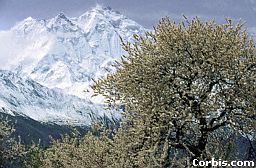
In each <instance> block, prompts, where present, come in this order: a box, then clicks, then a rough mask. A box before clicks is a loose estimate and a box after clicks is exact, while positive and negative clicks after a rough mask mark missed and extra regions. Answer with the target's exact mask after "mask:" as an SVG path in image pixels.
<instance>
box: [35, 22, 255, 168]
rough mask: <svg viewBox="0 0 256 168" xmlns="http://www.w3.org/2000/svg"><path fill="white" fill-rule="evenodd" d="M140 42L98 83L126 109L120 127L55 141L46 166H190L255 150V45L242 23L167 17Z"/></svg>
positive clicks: (113, 104)
mask: <svg viewBox="0 0 256 168" xmlns="http://www.w3.org/2000/svg"><path fill="white" fill-rule="evenodd" d="M134 41H135V42H134V43H133V44H131V43H125V42H123V47H124V49H125V51H126V52H127V54H126V55H125V56H123V57H122V59H121V60H120V61H117V62H116V65H115V67H116V72H114V73H112V74H109V75H107V77H105V78H102V79H99V80H98V81H96V82H95V83H94V85H93V89H94V90H95V92H96V94H102V95H103V96H105V98H106V103H107V104H108V106H109V107H110V108H112V107H117V108H119V107H120V106H121V107H122V108H123V109H124V112H123V117H122V122H121V124H120V126H119V128H117V129H114V130H113V129H111V130H107V129H106V130H104V127H103V129H102V128H100V129H98V130H101V131H100V132H98V133H97V134H88V135H86V136H85V137H84V138H76V137H73V138H72V137H69V136H66V137H64V138H63V139H62V140H58V141H53V144H52V146H51V147H50V148H48V149H47V150H44V151H43V152H42V153H41V155H40V156H39V160H40V162H37V163H40V164H41V167H88V168H92V167H109V168H120V167H124V168H134V167H138V168H140V167H143V168H144V167H148V168H157V167H159V168H163V167H189V166H191V163H192V160H193V159H199V160H208V159H211V158H216V159H218V158H220V159H222V160H236V159H240V160H241V159H251V158H252V157H255V150H254V147H255V144H254V146H253V143H255V138H256V137H255V126H256V123H255V117H256V116H255V111H256V108H255V107H256V88H255V87H256V57H255V47H254V43H253V41H252V40H251V39H250V38H249V37H248V34H247V33H246V31H244V30H243V27H242V25H241V24H238V25H234V24H233V23H232V22H231V20H227V23H226V24H222V25H219V24H216V23H215V22H213V21H211V22H201V21H200V20H199V19H198V18H195V19H193V20H191V21H190V22H189V21H187V22H185V23H180V24H175V23H174V22H172V21H170V20H169V19H168V18H164V19H162V20H161V21H160V23H159V24H158V25H157V26H156V27H155V28H154V31H152V32H148V33H146V35H143V36H139V35H134ZM111 128H113V127H111ZM95 135H96V136H95ZM241 139H244V140H246V141H248V143H247V147H248V149H247V150H248V151H246V153H245V155H243V156H241V153H239V152H241V151H240V148H241V144H239V142H238V141H241ZM253 140H254V142H253ZM254 159H255V158H254Z"/></svg>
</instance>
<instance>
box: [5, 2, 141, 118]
mask: <svg viewBox="0 0 256 168" xmlns="http://www.w3.org/2000/svg"><path fill="white" fill-rule="evenodd" d="M145 31H146V29H145V28H143V27H142V26H140V25H139V24H137V23H136V22H134V21H132V20H130V19H128V18H127V17H125V16H123V15H122V14H120V13H119V12H116V11H113V10H112V9H110V8H105V7H102V6H99V5H98V6H96V7H95V8H94V9H92V10H90V11H88V12H86V13H84V14H83V15H81V16H79V17H77V18H69V17H67V16H66V15H65V14H64V13H60V14H59V15H57V16H56V17H54V18H52V19H48V20H37V19H33V18H31V17H29V18H27V19H25V20H23V21H21V22H19V23H18V24H17V25H15V26H14V27H13V28H12V29H10V30H9V31H0V58H1V60H3V61H1V62H0V66H1V68H0V69H4V70H8V71H12V72H13V74H12V73H10V72H8V73H6V72H7V71H1V72H0V84H1V89H2V90H3V91H4V92H1V94H0V106H3V107H8V109H10V110H9V111H17V112H18V113H20V114H21V113H22V114H24V115H26V116H29V117H31V118H33V119H36V120H40V121H54V122H56V121H59V122H60V120H63V121H64V122H65V121H71V122H74V123H81V122H85V121H88V120H89V119H88V115H87V112H88V111H93V112H95V113H98V111H97V108H99V109H100V111H101V112H103V111H104V110H102V103H103V98H102V97H96V98H91V95H92V90H91V89H90V87H89V85H90V84H91V83H92V78H98V77H99V76H102V75H105V74H106V73H107V70H106V69H108V70H113V69H111V68H112V67H111V64H112V63H113V61H114V60H115V59H119V58H120V56H122V55H123V54H125V53H124V51H123V49H122V47H121V43H120V42H121V41H120V37H122V38H123V39H124V41H132V37H133V34H135V33H136V34H138V33H139V34H142V33H144V32H145ZM14 74H15V75H14ZM16 75H17V77H14V76H16ZM19 76H20V77H21V76H22V79H21V78H20V77H19ZM10 78H11V79H10ZM26 78H27V79H26ZM13 80H14V81H13ZM33 80H34V81H35V82H34V81H33ZM10 81H11V82H10ZM8 85H11V86H8ZM34 87H35V88H34ZM67 94H71V95H73V96H69V95H67ZM77 96H78V97H80V98H78V97H77ZM90 101H93V103H90ZM65 109H66V110H65ZM77 109H78V111H79V112H77ZM82 109H83V110H82ZM80 112H81V113H80ZM10 113H11V112H10Z"/></svg>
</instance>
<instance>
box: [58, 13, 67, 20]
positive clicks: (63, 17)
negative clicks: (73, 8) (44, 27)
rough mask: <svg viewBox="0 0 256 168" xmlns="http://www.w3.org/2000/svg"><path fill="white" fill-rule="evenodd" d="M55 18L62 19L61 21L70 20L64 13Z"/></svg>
mask: <svg viewBox="0 0 256 168" xmlns="http://www.w3.org/2000/svg"><path fill="white" fill-rule="evenodd" d="M55 18H61V19H65V20H68V18H67V17H66V15H65V14H64V12H60V13H59V14H58V15H57V16H56V17H55Z"/></svg>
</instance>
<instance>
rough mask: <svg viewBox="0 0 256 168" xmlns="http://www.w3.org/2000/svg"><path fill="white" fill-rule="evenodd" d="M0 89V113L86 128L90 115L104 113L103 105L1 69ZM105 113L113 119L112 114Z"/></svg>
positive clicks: (101, 114)
mask: <svg viewBox="0 0 256 168" xmlns="http://www.w3.org/2000/svg"><path fill="white" fill-rule="evenodd" d="M0 89H1V92H0V111H2V112H5V113H7V114H10V115H16V114H19V115H22V116H25V117H30V118H32V119H34V120H37V121H43V122H54V123H57V124H72V125H85V124H89V123H90V121H91V115H93V116H103V111H105V110H103V106H102V105H95V104H93V103H92V102H91V101H89V100H85V99H80V98H78V97H76V96H71V95H65V94H63V93H61V92H59V91H58V90H56V89H49V88H47V87H44V86H42V85H40V84H38V83H37V82H35V81H33V80H30V79H23V78H21V77H19V76H17V75H16V74H14V73H12V72H10V71H4V70H0ZM105 114H106V115H108V116H109V117H111V116H112V113H111V112H106V111H105ZM113 115H114V114H113Z"/></svg>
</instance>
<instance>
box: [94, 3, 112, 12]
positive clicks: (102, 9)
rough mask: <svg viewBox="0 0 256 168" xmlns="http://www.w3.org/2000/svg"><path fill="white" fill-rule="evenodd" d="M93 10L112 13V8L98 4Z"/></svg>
mask: <svg viewBox="0 0 256 168" xmlns="http://www.w3.org/2000/svg"><path fill="white" fill-rule="evenodd" d="M93 10H98V11H112V8H111V7H110V6H103V5H100V4H97V5H96V6H95V7H94V8H93Z"/></svg>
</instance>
